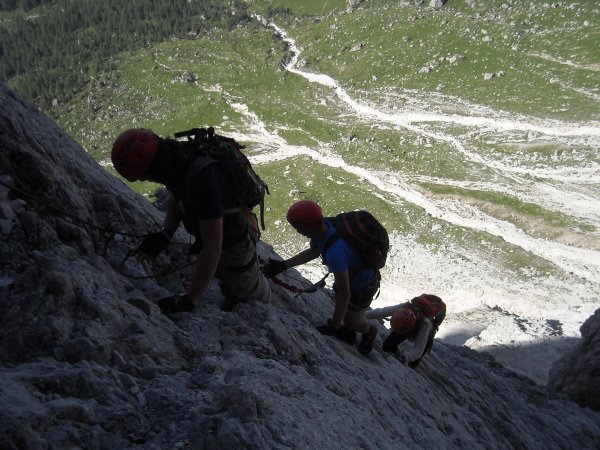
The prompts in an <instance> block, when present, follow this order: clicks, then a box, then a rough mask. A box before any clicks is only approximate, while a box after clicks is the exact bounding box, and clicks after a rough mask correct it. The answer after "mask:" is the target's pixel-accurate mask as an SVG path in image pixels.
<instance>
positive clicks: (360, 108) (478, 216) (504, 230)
mask: <svg viewBox="0 0 600 450" xmlns="http://www.w3.org/2000/svg"><path fill="white" fill-rule="evenodd" d="M269 26H270V27H272V28H273V29H274V30H275V32H276V33H277V34H278V35H279V36H280V37H281V39H282V40H283V41H285V42H286V43H287V45H288V46H289V48H290V50H291V52H292V58H291V59H290V61H289V62H288V63H287V64H286V66H285V70H287V71H289V72H290V73H294V74H296V75H299V76H301V77H303V78H305V79H306V80H308V81H310V82H313V83H318V84H320V85H322V86H326V87H329V88H331V89H332V90H333V92H335V94H336V95H337V96H338V97H339V99H340V100H341V101H343V102H344V103H345V104H346V105H347V106H348V107H349V108H351V109H352V110H353V111H354V113H355V114H357V116H358V117H359V118H360V119H362V120H370V121H372V122H375V123H387V124H391V125H394V126H399V127H403V128H405V129H407V130H410V131H412V132H415V133H418V134H420V135H425V136H428V137H430V138H432V139H435V140H438V141H441V142H446V143H448V144H450V145H451V146H452V147H453V148H455V149H456V150H458V151H460V152H461V153H463V154H464V155H466V156H467V157H468V158H469V159H470V160H471V161H474V162H476V163H478V164H481V165H483V166H485V167H490V168H492V169H494V170H497V171H499V172H501V173H503V174H506V173H509V174H510V173H512V174H521V175H528V174H530V175H533V176H535V177H541V178H550V179H552V178H553V177H562V178H563V180H562V181H573V178H574V177H575V178H577V177H581V176H582V175H583V176H585V177H586V178H587V179H588V180H591V182H600V166H598V165H597V164H596V165H591V166H589V167H584V168H581V169H579V168H578V169H577V171H576V173H574V174H569V175H568V176H565V174H564V173H563V174H562V175H561V173H560V172H561V170H560V169H547V170H545V169H541V170H540V169H539V168H537V169H526V168H519V167H508V166H506V165H503V164H501V163H499V162H498V161H491V160H488V159H486V158H484V157H483V156H481V155H479V154H477V153H476V152H474V151H470V150H469V149H467V146H466V145H465V144H463V143H462V142H461V140H460V139H459V138H457V137H454V136H448V135H445V134H442V133H439V132H431V131H429V130H428V129H426V128H425V127H423V126H418V125H416V124H417V123H420V124H422V123H452V124H457V125H461V126H465V127H471V128H473V127H475V128H479V129H483V130H485V131H488V132H489V131H495V132H509V131H510V132H514V131H522V132H534V133H539V134H541V135H543V136H547V137H566V138H573V137H584V138H586V139H587V140H589V141H593V143H594V146H598V147H600V128H599V127H597V126H595V125H590V124H564V123H562V122H556V121H544V124H535V123H532V122H531V121H530V120H529V121H528V120H525V119H523V118H519V120H515V121H509V120H500V119H497V118H493V117H476V116H471V117H467V116H460V115H456V114H455V115H440V114H427V113H415V112H410V113H399V114H397V113H394V114H391V113H388V112H384V111H380V110H378V109H376V108H374V107H372V106H369V105H365V104H362V103H360V102H358V101H356V100H354V99H353V98H352V97H351V96H350V94H349V93H348V92H347V91H346V90H345V89H343V88H342V87H341V86H340V85H339V83H338V82H337V81H335V80H334V79H333V78H331V77H330V76H328V75H324V74H318V73H312V72H306V71H302V70H300V69H298V68H296V64H297V62H298V58H299V55H300V49H299V48H298V46H297V45H296V42H295V41H294V40H293V39H292V38H290V37H289V36H288V35H287V33H286V32H285V31H284V30H283V29H281V28H280V27H278V26H277V25H275V24H274V23H269ZM232 106H233V107H234V108H235V109H236V110H238V112H240V113H241V114H243V115H245V116H246V117H247V118H248V119H249V122H250V123H249V125H250V129H251V135H250V136H238V138H245V139H250V140H252V141H255V142H258V143H261V144H262V145H263V146H264V147H267V148H268V151H264V152H263V153H261V154H258V155H255V156H253V157H252V161H253V163H256V164H261V163H269V162H273V161H279V160H284V159H288V158H292V157H297V156H299V155H304V156H307V157H309V158H311V159H313V160H315V161H317V162H319V163H321V164H323V165H327V166H330V167H336V168H340V169H342V170H344V171H346V172H348V173H351V174H353V175H355V176H357V177H360V178H362V179H364V180H366V181H368V182H369V183H371V184H372V185H373V186H374V187H376V188H377V189H378V190H380V191H382V192H387V193H390V194H392V195H394V196H396V197H398V198H399V199H402V200H403V201H406V202H410V203H412V204H414V205H417V206H419V207H421V208H423V209H424V210H425V211H426V212H427V213H429V214H430V215H432V216H433V217H436V218H439V219H441V220H444V221H446V222H448V223H451V224H454V225H458V226H461V227H466V228H470V229H474V230H478V231H482V232H485V233H489V234H490V235H494V236H498V237H501V238H502V239H504V240H505V241H507V242H509V243H511V244H513V245H516V246H519V247H521V248H523V249H524V250H526V251H528V252H530V253H532V254H534V255H537V256H539V257H542V258H544V259H546V260H548V261H550V262H552V263H554V264H555V265H557V266H558V267H560V268H562V269H563V270H565V271H566V272H571V273H573V274H575V275H577V276H579V277H581V278H583V279H585V280H587V281H590V282H592V283H596V284H600V252H598V251H595V250H589V249H582V248H577V247H572V246H568V245H564V244H561V243H557V242H552V241H549V240H544V239H537V238H534V237H531V236H529V235H528V234H526V233H525V232H524V231H523V230H521V229H519V228H518V227H517V226H515V225H514V224H512V223H509V222H506V221H502V220H498V219H496V218H494V217H491V216H489V215H487V214H485V213H483V212H481V211H480V210H478V209H476V208H474V207H471V206H469V205H465V204H461V203H459V202H457V201H452V200H435V199H432V198H428V197H426V196H424V195H423V194H421V193H420V192H418V191H417V190H415V189H413V188H412V187H411V186H409V185H408V184H407V183H406V182H405V181H404V180H402V179H401V178H400V176H399V175H398V174H395V173H390V172H374V171H372V170H369V169H366V168H363V167H359V166H354V165H350V164H348V163H346V162H345V161H344V160H343V159H342V158H341V157H340V156H339V155H337V154H335V153H334V152H332V151H331V150H330V149H329V148H328V147H327V146H325V145H320V146H319V149H318V151H317V150H314V149H312V148H309V147H305V146H291V145H289V144H288V143H287V141H286V140H285V139H283V138H281V137H280V136H278V135H277V134H275V133H273V132H270V131H269V130H268V129H267V127H266V126H265V124H264V123H262V122H261V121H260V119H259V118H258V117H257V116H256V115H255V114H253V113H251V112H250V111H249V110H248V108H247V107H246V106H245V105H243V104H239V103H237V104H236V103H234V104H232ZM578 199H579V201H580V202H581V201H585V202H587V206H589V207H592V208H594V206H595V209H594V210H592V212H591V213H590V214H588V218H595V219H596V220H599V219H600V210H599V205H598V203H600V202H596V204H595V205H593V203H594V199H593V198H590V197H585V196H584V195H578ZM599 223H600V222H599Z"/></svg>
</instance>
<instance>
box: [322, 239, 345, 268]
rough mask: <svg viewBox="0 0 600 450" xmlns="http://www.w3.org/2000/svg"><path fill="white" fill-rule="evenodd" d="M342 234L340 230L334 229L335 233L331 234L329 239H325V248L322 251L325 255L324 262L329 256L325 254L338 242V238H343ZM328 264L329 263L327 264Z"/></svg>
mask: <svg viewBox="0 0 600 450" xmlns="http://www.w3.org/2000/svg"><path fill="white" fill-rule="evenodd" d="M341 237H342V236H341V235H340V234H339V233H338V231H337V230H336V231H334V233H333V234H332V235H331V236H329V238H328V239H327V241H325V245H323V250H322V251H321V255H323V262H324V263H326V261H327V258H326V257H325V255H326V254H327V252H328V251H329V249H330V248H331V246H332V245H333V244H335V243H336V242H337V240H338V239H339V238H341ZM325 265H327V264H325Z"/></svg>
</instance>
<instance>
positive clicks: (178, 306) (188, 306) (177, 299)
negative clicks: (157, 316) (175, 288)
mask: <svg viewBox="0 0 600 450" xmlns="http://www.w3.org/2000/svg"><path fill="white" fill-rule="evenodd" d="M158 307H159V308H160V310H161V311H162V312H163V314H173V313H178V312H183V311H191V310H192V309H194V302H192V300H191V299H190V297H189V296H188V295H187V294H180V295H171V296H170V297H165V298H161V299H160V300H159V301H158Z"/></svg>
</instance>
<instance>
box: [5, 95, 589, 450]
mask: <svg viewBox="0 0 600 450" xmlns="http://www.w3.org/2000/svg"><path fill="white" fill-rule="evenodd" d="M0 182H1V184H0V214H1V215H0V219H1V222H0V225H1V230H2V233H1V235H0V248H1V253H0V260H1V264H2V265H1V271H2V272H1V274H0V360H1V366H0V404H1V405H2V408H1V409H0V442H2V443H3V444H2V446H3V448H27V449H45V448H111V447H112V448H145V449H148V448H150V449H153V448H154V449H160V448H231V449H234V448H260V449H264V448H278V449H283V448H315V447H317V446H318V447H321V448H330V449H336V448H340V449H341V448H344V449H346V448H373V449H392V448H395V449H397V448H465V449H478V448H481V449H483V448H500V449H503V448H523V449H524V448H549V449H550V448H563V449H569V448H573V449H586V448H589V449H592V448H598V447H600V414H599V413H596V412H593V411H591V410H589V409H582V408H581V407H580V406H578V405H577V404H575V403H572V402H570V401H568V400H566V399H565V398H563V397H562V396H557V395H555V394H552V393H550V392H549V391H548V390H547V389H546V388H544V387H540V386H537V385H535V384H534V383H533V382H531V381H530V380H528V379H526V378H523V377H519V376H517V375H515V374H514V373H512V372H510V371H508V370H506V369H504V368H503V367H501V366H499V365H497V364H496V363H494V361H493V360H491V359H489V358H487V357H485V356H482V355H480V354H478V353H475V352H473V351H469V350H467V349H465V348H458V347H452V346H447V345H443V344H442V343H436V345H435V346H434V350H433V352H432V353H431V354H430V355H429V356H428V357H427V358H426V359H425V360H424V362H423V363H422V364H421V366H420V367H419V368H418V369H417V370H415V371H413V370H411V369H408V368H406V367H405V366H403V365H402V364H401V363H400V361H399V360H398V359H397V357H395V356H391V355H387V354H384V353H382V352H381V351H380V349H379V348H378V346H380V344H381V336H382V335H383V334H384V333H385V329H384V327H383V325H381V324H378V327H379V331H380V337H379V338H378V345H377V346H376V348H375V349H374V351H373V352H372V353H371V354H370V355H369V356H368V357H363V356H361V355H360V354H359V353H358V352H357V350H356V347H351V346H349V345H347V344H344V343H342V342H340V341H337V340H335V339H334V338H331V337H326V336H322V335H320V334H319V333H318V332H316V330H315V328H314V327H315V325H320V324H322V323H323V322H324V320H325V319H326V318H327V317H329V316H330V314H331V310H332V304H331V299H330V297H329V295H328V294H327V292H317V293H315V294H303V295H301V296H298V297H294V295H293V294H290V293H289V292H288V291H286V290H284V289H282V288H281V287H278V286H277V285H273V291H274V294H275V295H274V301H273V303H272V304H271V305H263V304H253V303H246V304H242V305H238V306H237V307H236V308H235V309H234V310H233V311H232V312H223V311H221V310H220V309H219V308H218V303H219V302H220V300H221V299H220V295H219V291H218V288H217V287H216V286H212V287H211V289H210V290H209V292H208V293H207V294H206V296H205V298H204V299H203V303H202V306H199V307H197V308H196V310H194V311H193V312H191V313H181V314H179V315H176V316H175V317H172V318H168V317H166V316H164V315H163V314H161V312H160V310H159V309H158V307H157V306H156V304H155V302H156V300H157V299H158V298H160V297H162V296H165V295H168V294H169V293H170V292H174V293H176V292H180V291H181V290H182V285H184V284H185V283H186V282H187V277H188V275H189V273H188V272H187V270H186V269H184V270H181V271H177V272H173V273H166V274H163V275H159V276H158V277H153V276H152V275H153V274H162V273H165V272H169V271H170V269H172V268H173V267H182V266H185V265H186V264H187V263H188V257H187V246H188V244H189V242H188V240H187V237H186V236H185V234H184V233H183V232H182V231H179V232H178V234H177V235H176V238H175V240H176V242H175V243H173V244H172V245H171V246H170V248H169V250H168V251H167V252H166V253H165V254H164V255H161V256H160V257H159V258H157V259H156V261H154V262H152V263H148V262H143V261H137V260H136V259H135V258H126V257H127V252H128V251H130V250H131V249H133V248H135V247H136V244H137V238H136V236H140V235H142V234H144V233H146V232H149V231H153V230H155V229H156V227H157V226H158V225H157V224H158V223H160V213H159V212H158V211H157V210H156V209H155V208H154V207H153V206H152V205H151V204H150V202H148V201H147V200H146V199H145V198H143V197H141V196H139V195H137V194H135V193H134V192H133V191H131V190H130V189H129V188H128V187H127V186H126V185H124V184H123V183H122V182H121V181H119V180H118V179H116V178H114V177H113V176H111V175H110V174H109V173H107V172H106V171H105V170H104V169H103V168H102V167H100V166H99V165H98V164H97V163H96V162H95V161H94V160H93V159H92V158H91V157H90V156H89V155H87V154H86V152H85V151H84V150H83V149H82V148H81V147H80V146H79V145H78V144H77V143H76V142H74V141H73V140H72V139H70V138H69V137H68V136H66V135H65V134H64V133H63V132H61V130H60V129H59V128H58V127H57V126H56V125H55V124H54V123H53V122H52V121H51V120H50V119H48V118H47V117H45V116H44V115H43V114H41V113H40V112H39V111H38V110H37V109H36V108H35V107H33V106H32V105H31V104H29V103H27V102H26V101H24V100H23V99H21V98H19V96H18V95H16V94H15V93H14V92H12V91H11V90H9V89H8V88H6V87H5V86H1V85H0ZM272 252H273V250H272V249H271V248H270V246H269V245H267V244H266V243H261V244H260V253H261V257H263V258H266V257H268V256H269V255H271V254H272ZM292 275H293V277H294V278H289V279H287V280H286V281H287V282H288V283H295V282H297V279H298V278H300V277H299V274H298V273H295V272H294V273H292ZM147 277H149V278H147Z"/></svg>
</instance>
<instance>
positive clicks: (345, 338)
mask: <svg viewBox="0 0 600 450" xmlns="http://www.w3.org/2000/svg"><path fill="white" fill-rule="evenodd" d="M334 336H335V337H336V338H338V339H339V340H340V341H342V342H345V343H346V344H348V345H354V343H355V342H356V331H354V330H351V329H350V328H346V327H345V326H343V325H342V326H340V327H339V328H338V329H337V330H335V333H334Z"/></svg>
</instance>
